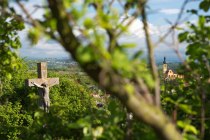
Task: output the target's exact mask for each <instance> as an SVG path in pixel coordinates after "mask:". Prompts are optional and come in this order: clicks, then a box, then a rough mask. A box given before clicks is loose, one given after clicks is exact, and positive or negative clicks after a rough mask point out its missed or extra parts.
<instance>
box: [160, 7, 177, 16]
mask: <svg viewBox="0 0 210 140" xmlns="http://www.w3.org/2000/svg"><path fill="white" fill-rule="evenodd" d="M159 12H160V13H163V14H166V15H174V14H178V13H179V12H180V9H175V8H174V9H161V10H160V11H159Z"/></svg>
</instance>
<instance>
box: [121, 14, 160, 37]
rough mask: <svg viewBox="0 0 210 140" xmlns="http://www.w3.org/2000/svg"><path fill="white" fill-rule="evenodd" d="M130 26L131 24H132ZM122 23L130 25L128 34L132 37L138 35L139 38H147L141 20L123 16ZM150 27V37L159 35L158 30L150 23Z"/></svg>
mask: <svg viewBox="0 0 210 140" xmlns="http://www.w3.org/2000/svg"><path fill="white" fill-rule="evenodd" d="M131 21H132V23H131V24H129V22H131ZM120 22H122V24H123V25H125V26H127V25H128V33H129V34H131V35H136V36H137V37H139V38H143V37H145V35H144V34H145V33H144V29H143V23H142V21H141V20H140V19H138V18H135V19H134V17H132V16H129V15H128V16H122V17H121V18H120ZM148 25H149V33H150V35H153V34H157V29H156V27H155V26H153V25H152V24H151V23H148Z"/></svg>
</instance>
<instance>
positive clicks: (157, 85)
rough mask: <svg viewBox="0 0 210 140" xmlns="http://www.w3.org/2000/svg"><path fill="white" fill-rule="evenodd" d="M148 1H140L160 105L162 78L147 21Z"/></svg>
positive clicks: (150, 62) (156, 98)
mask: <svg viewBox="0 0 210 140" xmlns="http://www.w3.org/2000/svg"><path fill="white" fill-rule="evenodd" d="M145 5H146V2H145V1H144V0H141V1H139V5H138V7H139V10H140V11H141V14H142V22H143V26H144V32H145V37H146V43H147V49H148V57H149V65H150V68H151V71H152V76H153V79H154V82H155V104H156V105H157V106H159V107H160V79H159V76H158V70H157V66H156V62H155V58H154V46H153V44H152V40H151V38H150V35H149V27H148V23H147V16H146V15H147V14H146V10H145Z"/></svg>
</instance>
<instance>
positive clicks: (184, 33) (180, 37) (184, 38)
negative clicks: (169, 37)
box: [178, 32, 189, 42]
mask: <svg viewBox="0 0 210 140" xmlns="http://www.w3.org/2000/svg"><path fill="white" fill-rule="evenodd" d="M188 34H189V33H188V32H183V33H180V34H179V35H178V38H179V42H184V41H186V39H187V36H188Z"/></svg>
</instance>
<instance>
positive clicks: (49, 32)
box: [16, 0, 60, 40]
mask: <svg viewBox="0 0 210 140" xmlns="http://www.w3.org/2000/svg"><path fill="white" fill-rule="evenodd" d="M16 2H17V4H18V6H19V7H20V8H21V10H22V11H23V13H24V14H26V20H24V22H25V23H28V24H30V25H32V26H33V27H36V28H39V29H41V30H42V31H44V32H45V33H46V34H47V35H50V36H51V37H52V38H53V39H55V40H60V39H59V38H58V37H57V36H56V35H55V34H54V32H53V31H48V30H44V28H43V27H42V25H41V24H40V23H39V22H38V21H37V20H34V19H33V18H32V16H31V14H29V12H28V11H27V9H26V8H25V6H24V5H23V4H22V3H21V2H20V1H19V0H16ZM43 8H44V7H43ZM36 9H37V8H36ZM34 12H35V11H33V12H32V13H34ZM27 19H29V21H28V20H27Z"/></svg>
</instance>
